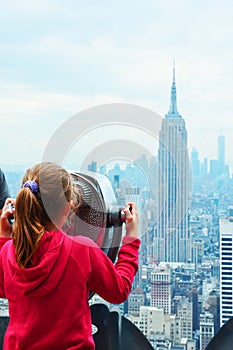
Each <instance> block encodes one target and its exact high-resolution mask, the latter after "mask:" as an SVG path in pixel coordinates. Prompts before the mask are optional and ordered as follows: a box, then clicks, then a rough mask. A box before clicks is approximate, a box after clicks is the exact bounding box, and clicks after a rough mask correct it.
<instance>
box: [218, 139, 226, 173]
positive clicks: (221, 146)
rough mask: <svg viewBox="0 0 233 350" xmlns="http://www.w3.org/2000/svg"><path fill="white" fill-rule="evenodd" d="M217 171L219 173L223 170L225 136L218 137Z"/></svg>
mask: <svg viewBox="0 0 233 350" xmlns="http://www.w3.org/2000/svg"><path fill="white" fill-rule="evenodd" d="M218 172H219V175H221V174H223V173H224V172H225V136H223V135H219V137H218Z"/></svg>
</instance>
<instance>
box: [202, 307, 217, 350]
mask: <svg viewBox="0 0 233 350" xmlns="http://www.w3.org/2000/svg"><path fill="white" fill-rule="evenodd" d="M213 336H214V316H213V315H212V314H211V313H209V312H205V313H203V314H201V315H200V350H205V349H206V347H207V345H208V344H209V342H210V340H211V339H212V338H213Z"/></svg>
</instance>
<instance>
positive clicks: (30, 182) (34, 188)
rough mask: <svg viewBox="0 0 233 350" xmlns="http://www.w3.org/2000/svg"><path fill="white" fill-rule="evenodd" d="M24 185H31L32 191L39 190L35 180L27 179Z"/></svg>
mask: <svg viewBox="0 0 233 350" xmlns="http://www.w3.org/2000/svg"><path fill="white" fill-rule="evenodd" d="M24 187H29V188H30V190H31V191H32V193H37V192H38V185H37V183H36V182H35V181H29V180H28V181H26V182H25V183H24V184H23V188H24Z"/></svg>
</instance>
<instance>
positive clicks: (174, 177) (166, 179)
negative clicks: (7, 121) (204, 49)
mask: <svg viewBox="0 0 233 350" xmlns="http://www.w3.org/2000/svg"><path fill="white" fill-rule="evenodd" d="M158 164H159V166H158V225H157V237H156V238H155V242H154V249H155V258H157V259H158V260H159V261H165V262H188V260H189V259H190V258H191V249H190V246H191V244H190V232H189V228H188V213H187V209H188V201H189V161H188V150H187V131H186V127H185V121H184V119H183V117H182V116H181V115H180V114H179V112H178V110H177V102H176V82H175V67H173V82H172V88H171V104H170V109H169V112H168V113H167V114H166V115H165V118H164V119H163V120H162V126H161V130H160V134H159V150H158Z"/></svg>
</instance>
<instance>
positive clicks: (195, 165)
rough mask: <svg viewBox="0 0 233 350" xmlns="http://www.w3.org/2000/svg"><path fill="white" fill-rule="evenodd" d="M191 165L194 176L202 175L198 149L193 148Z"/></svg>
mask: <svg viewBox="0 0 233 350" xmlns="http://www.w3.org/2000/svg"><path fill="white" fill-rule="evenodd" d="M191 165H192V176H193V177H194V176H197V177H198V176H200V175H201V164H200V160H199V156H198V151H197V150H196V148H193V149H192V151H191Z"/></svg>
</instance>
